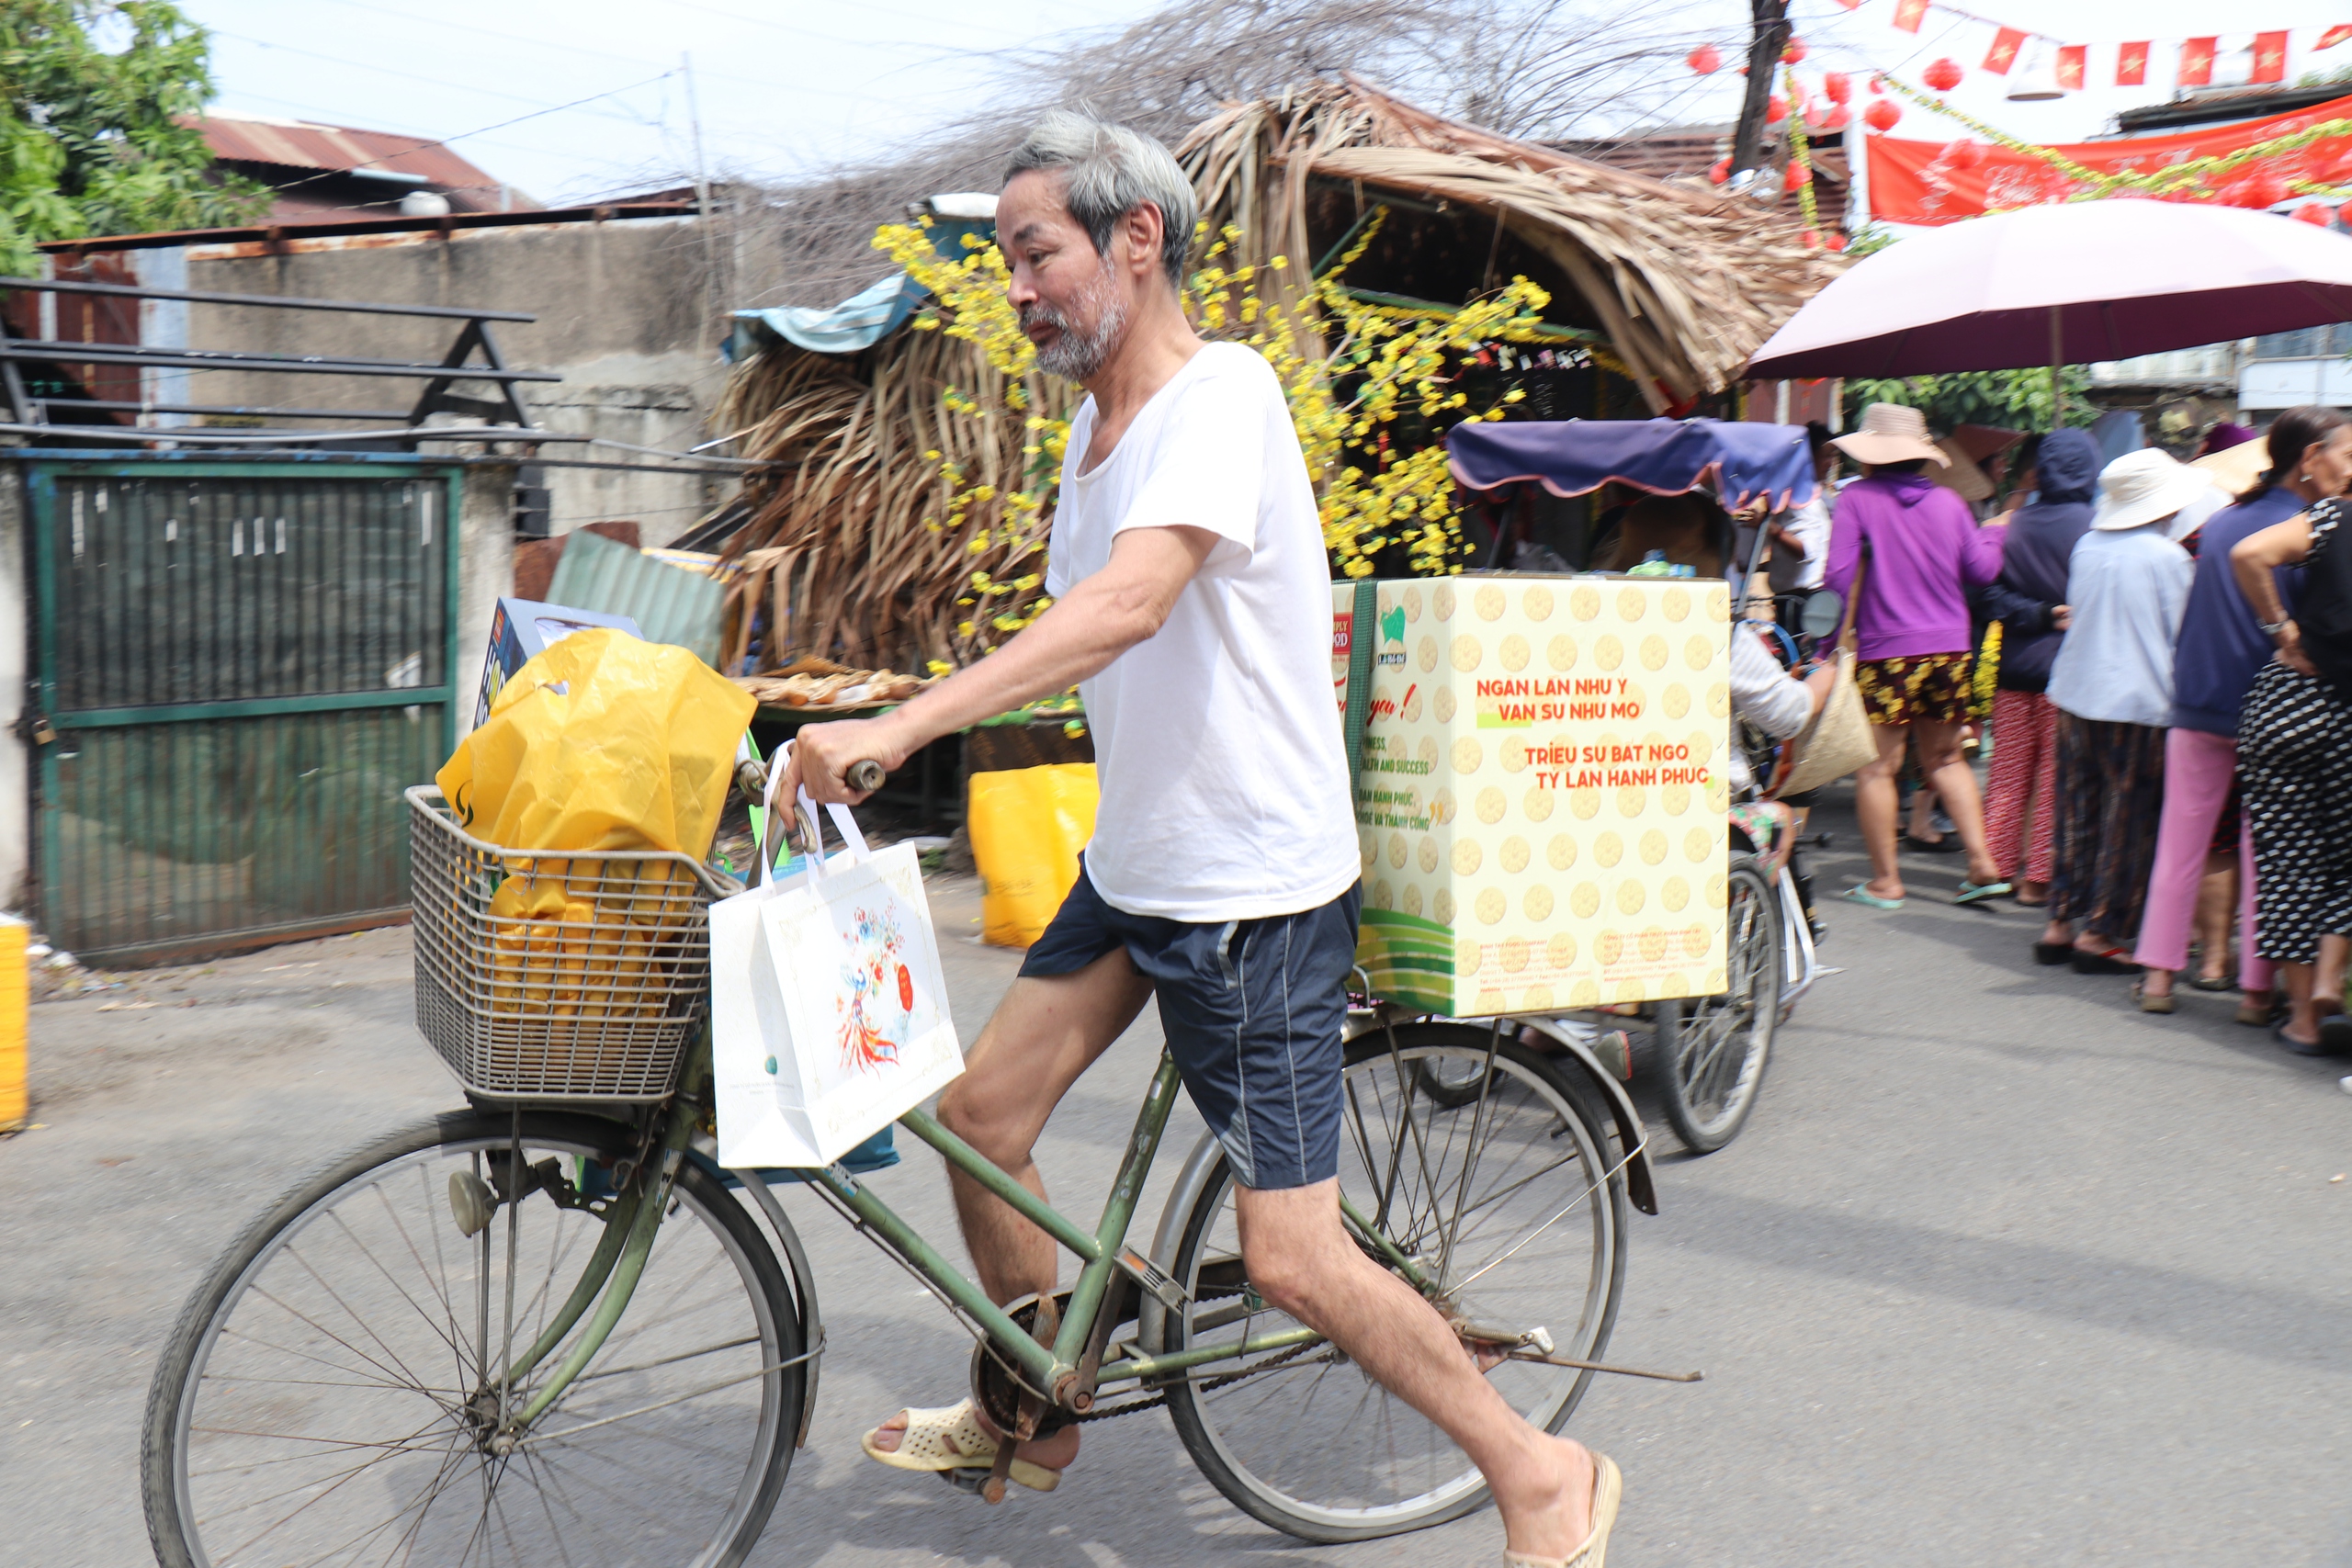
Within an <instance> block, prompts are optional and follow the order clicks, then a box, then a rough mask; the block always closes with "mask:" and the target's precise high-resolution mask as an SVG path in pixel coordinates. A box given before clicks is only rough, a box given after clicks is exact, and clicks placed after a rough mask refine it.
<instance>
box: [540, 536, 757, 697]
mask: <svg viewBox="0 0 2352 1568" xmlns="http://www.w3.org/2000/svg"><path fill="white" fill-rule="evenodd" d="M726 600H727V586H726V584H725V583H722V582H721V581H718V579H717V578H715V577H707V576H705V575H704V574H703V573H701V572H698V571H688V570H685V569H684V568H683V567H675V566H672V565H670V564H669V563H668V562H667V561H659V560H655V559H653V558H651V557H650V556H647V555H645V554H644V553H643V552H641V551H639V550H633V549H631V548H629V547H628V546H627V545H624V544H619V543H616V541H614V540H611V539H607V538H605V536H602V535H601V534H591V533H588V532H587V531H585V530H584V529H583V530H582V531H580V532H577V533H572V534H567V535H565V536H564V539H563V558H561V559H560V560H559V561H557V562H556V567H555V578H554V581H550V582H549V583H548V597H547V602H548V604H569V605H571V607H572V608H573V609H575V610H600V611H603V612H604V613H605V614H607V615H627V616H628V617H629V618H630V619H631V620H633V621H635V622H636V623H637V625H638V628H639V630H640V631H642V632H643V633H644V634H645V640H646V641H648V642H668V643H675V644H676V645H677V646H678V647H680V648H683V649H687V650H688V651H689V652H691V653H693V654H694V655H695V657H696V658H698V659H700V660H702V661H703V662H704V663H705V664H708V665H711V666H713V667H716V666H717V665H718V630H719V622H720V619H721V617H722V616H723V615H724V613H725V605H726Z"/></svg>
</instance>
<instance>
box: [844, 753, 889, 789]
mask: <svg viewBox="0 0 2352 1568" xmlns="http://www.w3.org/2000/svg"><path fill="white" fill-rule="evenodd" d="M844 776H846V777H847V779H848V780H849V787H850V788H852V789H854V790H856V791H857V792H858V793H859V794H861V795H871V794H873V793H874V792H875V791H876V790H877V789H880V788H881V787H882V780H883V777H884V775H883V772H882V764H881V763H879V762H877V761H874V760H873V759H872V758H870V757H869V758H867V759H866V760H865V761H863V762H852V763H851V764H850V765H849V773H847V774H846V775H844Z"/></svg>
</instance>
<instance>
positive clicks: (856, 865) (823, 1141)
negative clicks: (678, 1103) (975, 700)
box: [710, 758, 964, 1168]
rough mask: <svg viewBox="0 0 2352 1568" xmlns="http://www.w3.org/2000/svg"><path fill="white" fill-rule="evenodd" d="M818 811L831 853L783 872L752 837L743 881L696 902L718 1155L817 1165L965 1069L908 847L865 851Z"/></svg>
mask: <svg viewBox="0 0 2352 1568" xmlns="http://www.w3.org/2000/svg"><path fill="white" fill-rule="evenodd" d="M774 770H775V773H774V776H780V775H781V774H782V773H783V772H784V769H783V766H782V759H781V758H778V759H777V760H776V762H775V764H774ZM801 806H802V809H803V810H804V811H805V812H806V813H807V815H808V820H809V824H810V827H811V829H812V830H813V829H814V826H815V807H813V806H811V805H809V798H808V796H807V795H802V796H801ZM828 810H829V811H830V812H831V815H832V818H833V822H834V825H835V826H836V827H838V828H839V829H841V833H842V839H843V840H845V841H846V842H847V844H848V846H849V847H848V848H847V849H846V850H844V851H843V852H841V853H839V854H836V855H834V856H832V857H831V859H830V860H825V859H824V858H822V857H821V856H820V855H818V854H812V855H810V856H809V871H808V874H806V875H805V876H800V877H795V878H793V879H792V880H791V881H789V882H784V883H778V882H776V881H775V880H774V879H773V877H772V876H771V875H770V874H769V872H768V860H769V856H768V854H767V853H766V852H765V851H764V850H763V852H761V854H760V856H759V860H760V863H761V864H760V870H759V873H758V874H757V877H756V878H755V881H754V886H752V888H751V890H750V891H748V892H745V893H741V894H738V895H737V896H736V897H732V898H727V899H722V900H720V901H719V902H718V903H716V904H714V905H712V906H711V909H710V963H711V1055H712V1065H713V1068H714V1078H715V1082H716V1088H717V1092H718V1163H719V1164H720V1165H722V1166H727V1167H730V1168H765V1167H775V1166H787V1167H807V1166H821V1165H830V1164H831V1163H832V1162H833V1161H834V1160H836V1159H839V1158H840V1157H841V1156H842V1155H844V1154H846V1153H848V1152H849V1151H850V1150H851V1149H854V1148H855V1147H856V1146H857V1145H859V1144H861V1143H864V1142H865V1140H866V1139H867V1138H868V1137H871V1136H872V1135H873V1134H876V1133H877V1132H879V1131H880V1130H881V1129H882V1128H884V1127H887V1126H888V1125H889V1124H890V1123H891V1122H893V1121H895V1120H897V1118H898V1117H899V1115H900V1114H901V1113H902V1112H904V1111H908V1110H910V1109H911V1108H912V1107H914V1106H916V1105H919V1104H921V1103H922V1100H924V1099H926V1098H927V1097H928V1096H930V1095H932V1094H933V1093H934V1092H936V1091H937V1090H938V1089H941V1088H943V1087H944V1085H946V1084H947V1083H949V1082H950V1081H951V1080H953V1079H954V1078H955V1077H956V1076H957V1075H959V1074H960V1073H962V1072H963V1070H964V1054H963V1050H962V1047H961V1046H960V1045H959V1044H958V1043H957V1042H956V1025H955V1022H954V1021H953V1020H952V1019H951V1018H950V1017H949V1015H948V1007H947V985H946V979H945V976H944V974H943V973H942V972H941V969H940V964H939V945H938V941H937V938H936V937H935V936H934V935H933V931H932V929H931V906H930V904H929V903H928V902H927V901H926V899H925V898H924V897H923V888H922V868H921V866H920V865H919V864H918V863H917V861H916V856H915V851H914V847H913V846H912V845H910V844H898V845H893V846H892V847H891V848H889V849H887V850H882V851H879V852H875V851H869V850H868V849H867V848H866V844H865V836H864V835H863V834H862V833H860V832H859V831H858V829H857V824H856V822H855V821H854V819H852V818H851V817H850V814H849V812H848V811H847V810H846V809H845V808H843V807H839V806H834V807H828ZM768 820H769V822H770V823H771V824H773V823H775V820H776V818H775V813H774V807H773V804H772V803H771V806H770V809H769V816H768ZM778 836H779V835H778V834H777V833H776V831H775V829H774V828H773V827H772V828H771V829H770V838H771V840H775V839H776V838H777V837H778ZM811 836H812V838H813V831H812V835H811Z"/></svg>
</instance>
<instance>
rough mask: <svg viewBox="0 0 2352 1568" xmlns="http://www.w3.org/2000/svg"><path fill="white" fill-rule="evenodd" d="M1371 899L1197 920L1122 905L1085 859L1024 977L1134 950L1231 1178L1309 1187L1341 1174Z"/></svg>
mask: <svg viewBox="0 0 2352 1568" xmlns="http://www.w3.org/2000/svg"><path fill="white" fill-rule="evenodd" d="M1362 903H1363V887H1362V886H1361V885H1359V886H1355V887H1351V888H1349V889H1348V890H1347V891H1346V892H1345V893H1342V894H1341V895H1340V897H1337V898H1334V899H1332V900H1331V902H1329V904H1326V905H1324V906H1323V907H1322V908H1319V909H1308V910H1306V911H1305V912H1304V913H1301V914H1296V915H1274V916H1270V917H1268V918H1267V919H1261V920H1227V921H1223V922H1221V923H1217V924H1198V925H1196V924H1193V922H1191V921H1187V920H1171V919H1163V918H1161V917H1159V916H1156V915H1130V914H1127V913H1125V911H1123V910H1119V909H1114V908H1112V907H1111V906H1110V905H1109V904H1107V903H1105V902H1103V896H1102V895H1101V894H1099V893H1097V892H1095V891H1094V883H1093V881H1092V879H1091V878H1090V877H1088V875H1087V874H1086V867H1085V864H1084V863H1083V862H1082V861H1081V863H1080V866H1079V872H1078V882H1077V884H1076V885H1075V886H1072V887H1071V888H1070V890H1069V897H1067V898H1065V899H1063V900H1062V907H1061V909H1060V911H1059V912H1058V913H1057V914H1056V915H1055V916H1054V920H1053V924H1051V925H1049V926H1047V927H1046V932H1045V934H1044V935H1043V936H1041V937H1039V938H1038V939H1037V941H1036V944H1035V946H1033V947H1031V948H1030V949H1029V956H1028V957H1027V958H1026V959H1024V960H1023V963H1022V965H1021V973H1022V974H1023V975H1029V976H1051V975H1069V974H1073V973H1075V972H1076V971H1078V970H1080V969H1083V968H1085V967H1086V966H1087V965H1088V964H1091V963H1093V962H1094V961H1095V960H1096V959H1098V958H1100V957H1102V956H1103V954H1104V953H1109V952H1111V951H1113V950H1114V949H1115V948H1119V947H1125V949H1126V950H1127V957H1128V959H1129V961H1130V962H1132V963H1133V964H1135V966H1136V972H1137V973H1138V974H1140V975H1142V976H1144V977H1145V978H1146V979H1148V980H1149V981H1150V982H1151V984H1152V988H1153V990H1154V992H1155V993H1156V994H1157V995H1158V997H1159V1025H1160V1028H1161V1030H1162V1031H1163V1032H1165V1033H1166V1034H1167V1036H1168V1052H1169V1055H1171V1056H1173V1057H1174V1058H1175V1060H1176V1069H1177V1071H1178V1072H1180V1073H1182V1075H1183V1077H1184V1088H1185V1090H1186V1091H1187V1092H1188V1093H1190V1094H1191V1095H1192V1097H1193V1104H1194V1105H1196V1106H1198V1107H1200V1111H1201V1115H1202V1117H1203V1118H1204V1120H1205V1121H1206V1122H1208V1124H1209V1131H1211V1132H1212V1133H1215V1134H1216V1139H1217V1142H1218V1143H1220V1144H1222V1145H1225V1153H1226V1157H1227V1159H1228V1160H1229V1161H1230V1162H1231V1163H1232V1166H1233V1177H1234V1179H1235V1180H1237V1181H1238V1182H1240V1183H1241V1185H1242V1186H1244V1187H1254V1188H1259V1189H1261V1190H1266V1189H1275V1188H1284V1187H1309V1186H1312V1185H1314V1184H1315V1183H1316V1182H1318V1181H1329V1180H1330V1179H1332V1178H1333V1177H1335V1176H1337V1175H1339V1174H1340V1058H1341V1054H1342V1049H1343V1044H1342V1041H1341V1029H1342V1027H1343V1025H1344V1024H1345V1023H1346V1021H1347V1013H1348V972H1349V971H1350V970H1351V969H1352V968H1353V967H1354V966H1355V961H1356V910H1357V908H1358V907H1359V906H1360V905H1361V904H1362Z"/></svg>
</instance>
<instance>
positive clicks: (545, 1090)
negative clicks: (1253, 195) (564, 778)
mask: <svg viewBox="0 0 2352 1568" xmlns="http://www.w3.org/2000/svg"><path fill="white" fill-rule="evenodd" d="M405 793H406V795H407V796H408V802H409V807H410V817H409V866H410V871H409V874H410V881H411V900H412V903H413V907H414V910H415V922H416V935H415V945H416V1025H417V1028H418V1029H419V1030H420V1031H421V1032H423V1033H424V1037H425V1039H427V1040H428V1041H430V1042H432V1043H433V1048H434V1049H435V1051H437V1052H439V1053H440V1055H441V1059H442V1061H443V1062H445V1063H446V1064H447V1066H448V1067H449V1070H450V1071H451V1072H453V1073H455V1074H456V1075H457V1076H458V1081H459V1082H460V1083H462V1084H463V1085H464V1086H465V1088H466V1090H467V1092H469V1094H473V1095H477V1096H480V1097H481V1098H484V1099H491V1100H659V1099H661V1098H662V1096H664V1095H666V1094H667V1093H669V1092H670V1086H671V1084H672V1083H673V1081H674V1080H675V1078H676V1077H677V1069H678V1062H679V1058H680V1057H681V1056H682V1055H684V1052H685V1048H686V1045H687V1043H689V1042H690V1041H691V1040H693V1038H694V1037H695V1033H696V1032H697V1030H698V1028H699V1026H700V1024H701V1022H702V1021H703V1018H704V1016H705V1014H706V1013H707V1011H708V1009H709V1006H710V913H709V910H710V904H711V901H712V900H713V899H715V898H721V897H726V896H727V895H728V894H729V893H733V892H737V891H740V889H738V888H737V887H736V886H734V885H733V884H732V883H731V882H729V880H728V879H727V878H725V877H723V876H721V875H719V874H718V873H717V872H715V871H713V870H712V869H711V868H710V867H708V866H706V865H703V864H701V863H698V862H696V861H695V859H694V858H693V857H692V856H689V855H684V854H676V853H669V852H661V851H633V852H610V853H601V852H600V853H587V852H573V851H559V852H544V851H517V850H510V849H502V848H500V847H499V846H498V845H495V844H490V843H485V842H483V841H482V840H480V839H477V838H474V837H473V836H471V835H470V834H469V833H467V832H466V831H464V830H463V829H461V828H459V827H458V823H457V820H456V818H453V817H452V816H451V815H450V813H449V808H448V805H447V802H446V801H445V800H444V799H443V798H442V795H441V792H440V791H439V790H438V789H435V788H434V787H433V786H431V785H429V784H426V785H419V786H417V787H415V788H413V789H410V790H408V791H406V792H405Z"/></svg>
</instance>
